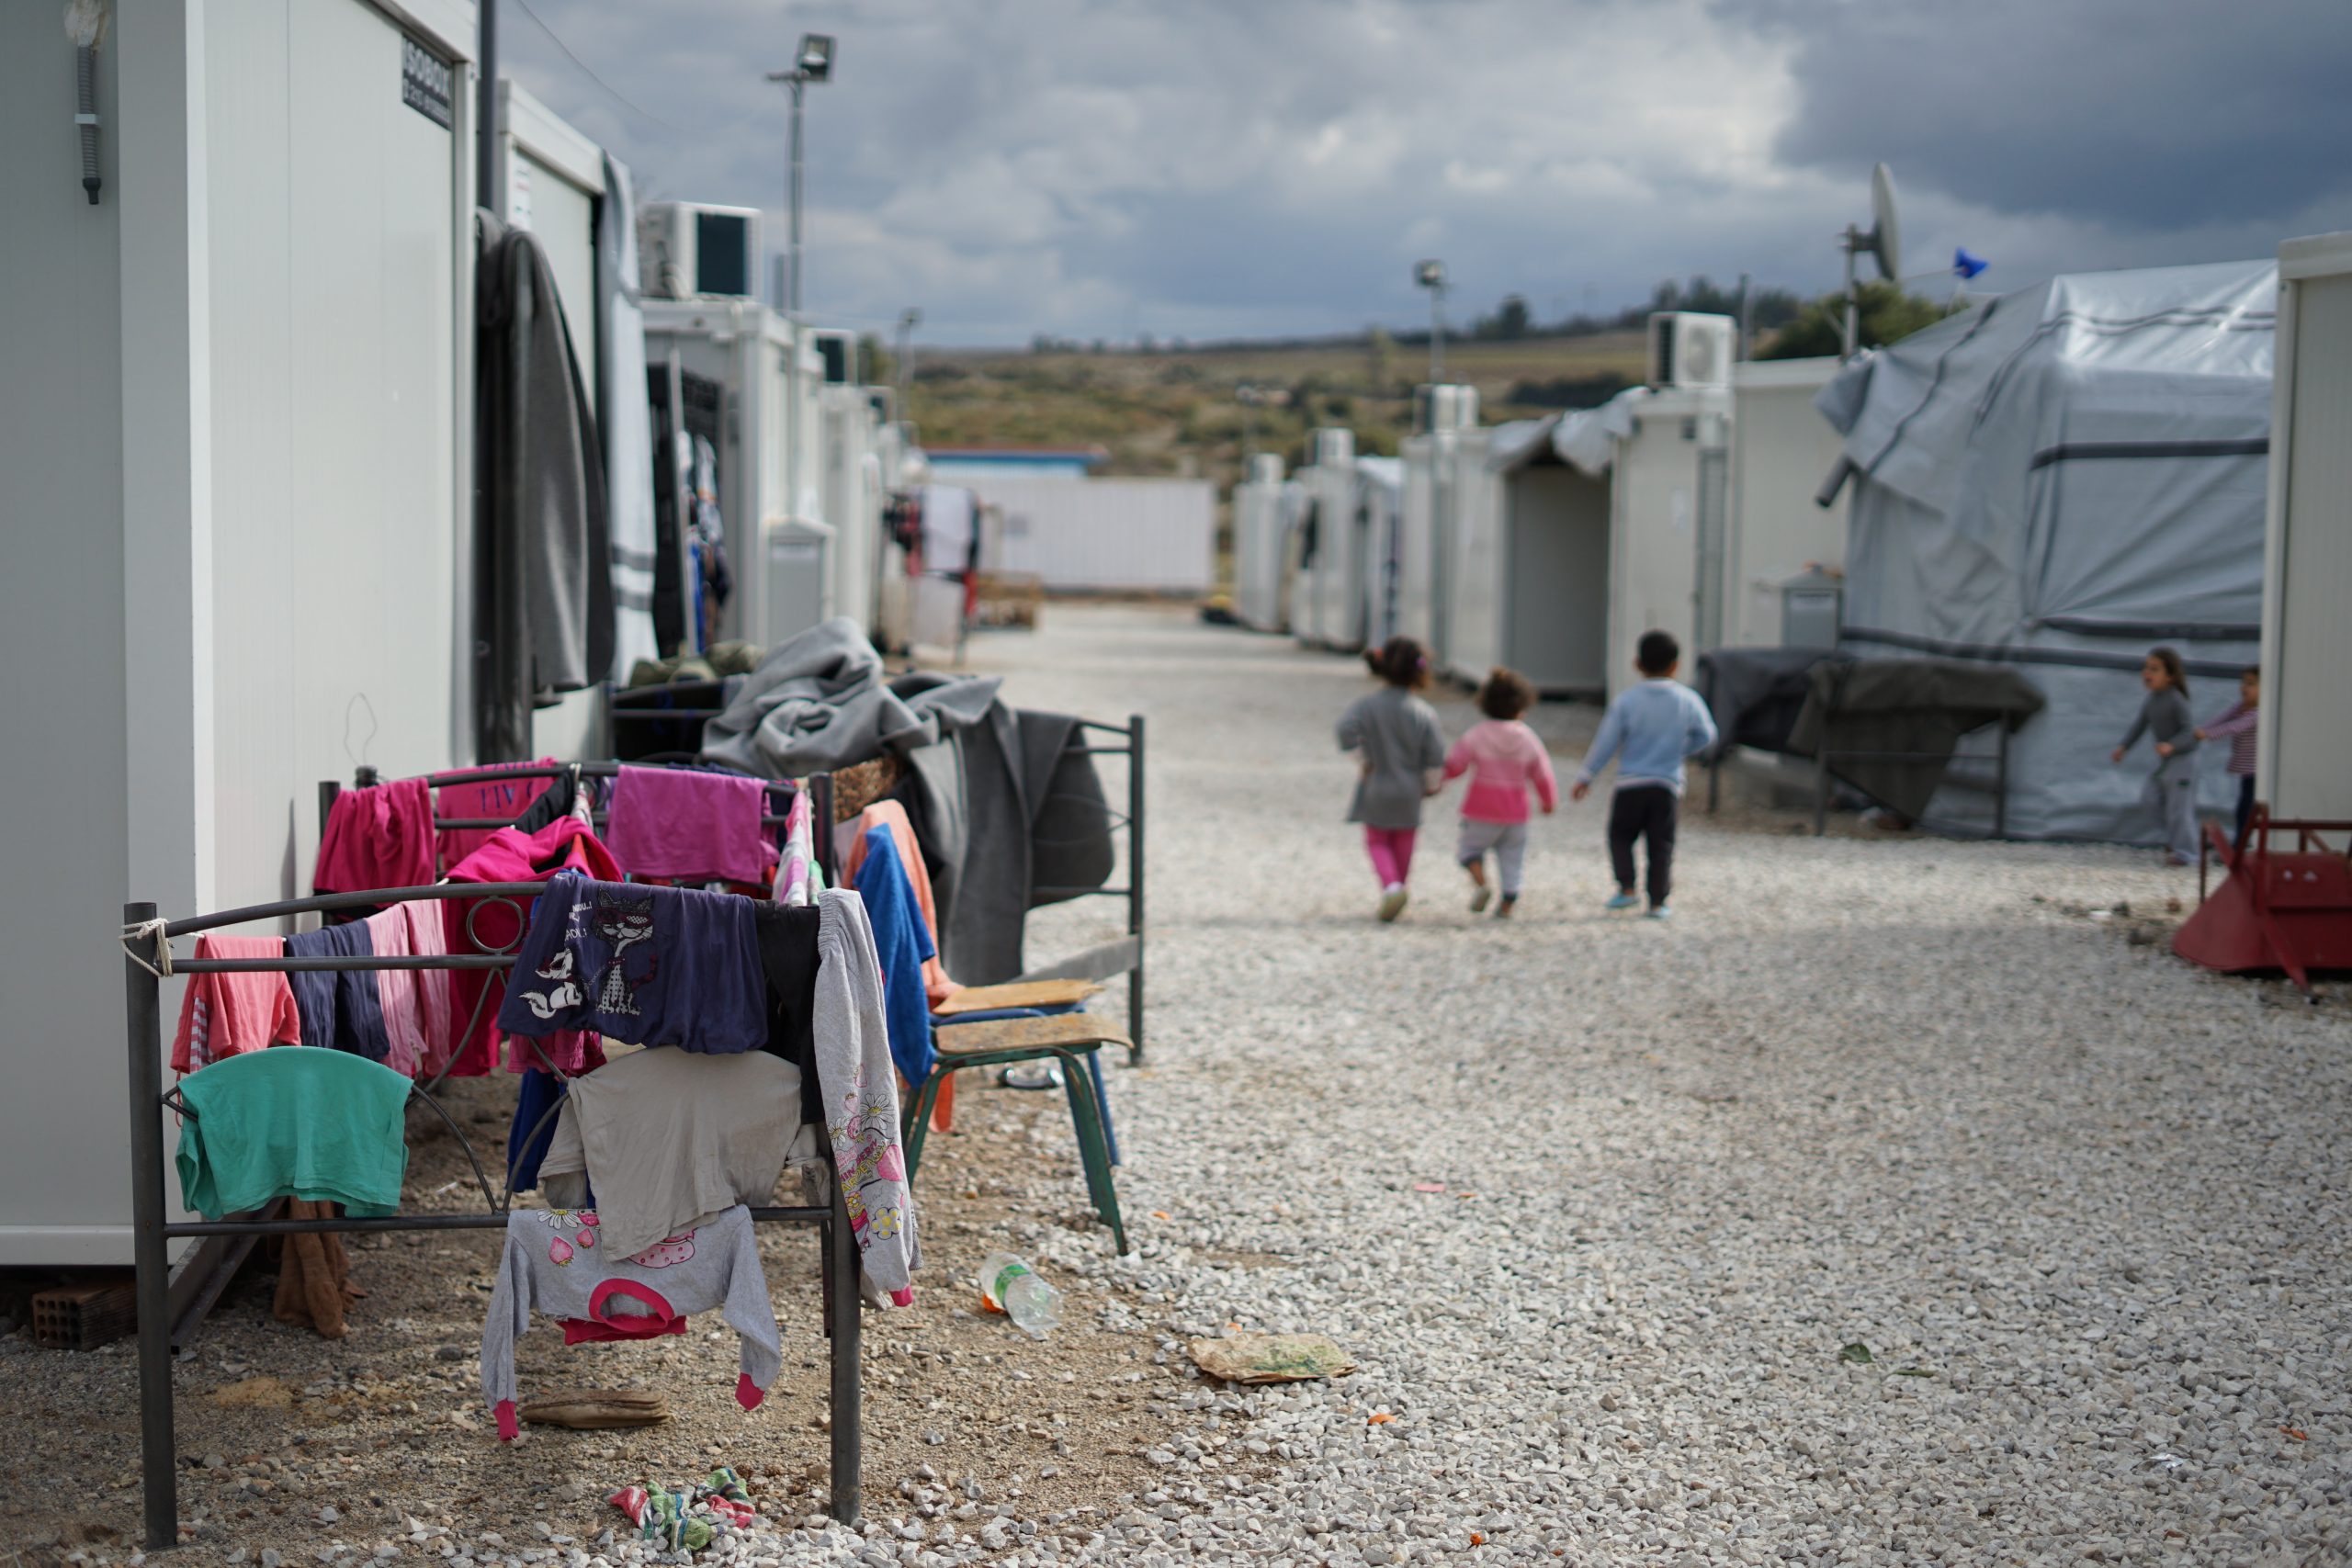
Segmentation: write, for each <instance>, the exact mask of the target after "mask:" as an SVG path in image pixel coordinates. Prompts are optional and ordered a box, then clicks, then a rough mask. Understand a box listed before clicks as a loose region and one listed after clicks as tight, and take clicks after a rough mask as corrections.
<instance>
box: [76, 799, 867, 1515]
mask: <svg viewBox="0 0 2352 1568" xmlns="http://www.w3.org/2000/svg"><path fill="white" fill-rule="evenodd" d="M568 765H569V764H567V766H568ZM580 765H581V766H583V767H587V766H594V764H580ZM560 771H562V770H561V768H560V767H548V768H541V769H538V770H537V772H539V773H557V772H560ZM468 773H475V774H481V775H483V776H490V775H504V776H515V770H503V769H477V770H468ZM436 776H448V777H450V779H451V782H457V778H458V777H460V776H463V775H455V776H452V775H436ZM808 788H809V795H810V804H811V806H812V807H814V808H817V809H818V810H819V811H820V813H821V817H830V815H831V806H832V781H831V777H830V776H827V775H824V774H819V775H817V776H815V777H813V778H811V779H810V780H809V781H808ZM331 790H332V786H322V793H321V807H322V811H323V809H324V807H326V805H328V804H329V803H330V802H331V801H332V799H333V795H332V793H331ZM821 817H820V819H821ZM444 825H455V824H444ZM480 825H481V826H488V827H503V826H505V825H506V824H504V823H487V824H480ZM817 838H818V840H819V841H818V843H817V845H816V849H817V852H818V858H819V863H820V866H822V867H823V868H824V869H825V871H826V873H827V874H828V876H830V875H831V869H832V867H831V842H830V835H822V834H820V835H818V836H817ZM545 890H546V889H545V886H544V885H543V884H540V883H536V882H517V883H441V884H436V885H435V886H430V887H395V888H378V889H374V890H371V891H365V892H356V893H329V894H321V895H316V896H313V897H309V898H288V899H281V900H279V901H277V902H275V903H269V904H254V905H249V906H247V907H245V908H236V909H224V910H220V911H218V912H216V913H213V914H209V915H197V916H193V917H190V918H189V919H181V920H172V921H169V922H167V923H164V922H158V920H157V919H156V910H155V906H154V905H153V904H151V903H133V904H125V905H124V906H123V908H122V919H123V932H124V957H123V991H124V1001H125V1008H124V1010H125V1013H126V1017H127V1023H128V1030H127V1036H128V1042H129V1046H130V1150H131V1156H130V1157H131V1231H132V1248H133V1253H134V1256H135V1260H136V1265H137V1286H136V1289H137V1297H138V1313H139V1439H140V1469H141V1484H142V1491H143V1517H144V1525H145V1534H146V1544H147V1550H149V1551H163V1550H165V1549H167V1548H170V1547H174V1546H176V1545H178V1544H179V1477H178V1456H177V1445H176V1442H175V1435H174V1417H175V1398H174V1391H173V1387H172V1348H171V1333H172V1325H171V1323H170V1321H169V1290H170V1258H169V1256H168V1253H167V1247H168V1244H169V1243H171V1242H172V1241H175V1240H177V1239H180V1238H183V1237H205V1236H252V1237H258V1236H265V1235H306V1234H322V1233H326V1232H384V1231H447V1230H497V1229H503V1228H504V1227H505V1225H506V1223H507V1217H508V1213H509V1212H510V1207H511V1204H512V1201H513V1194H512V1193H511V1192H506V1193H503V1194H494V1193H492V1191H491V1190H490V1182H489V1179H488V1178H487V1177H486V1176H485V1175H484V1174H483V1171H482V1164H481V1158H480V1156H478V1155H477V1154H476V1153H475V1151H474V1147H473V1143H472V1140H471V1139H470V1138H469V1137H468V1136H467V1135H466V1134H465V1131H464V1129H463V1128H461V1127H459V1126H458V1123H457V1122H455V1120H453V1119H452V1118H451V1117H450V1115H449V1113H448V1112H447V1111H446V1110H445V1109H443V1107H442V1106H441V1104H440V1102H439V1101H438V1100H435V1098H434V1096H433V1093H432V1090H431V1089H430V1087H428V1086H426V1085H423V1084H419V1085H417V1086H415V1087H414V1088H413V1089H411V1091H410V1093H411V1097H412V1098H413V1099H421V1100H424V1102H425V1104H427V1105H428V1106H430V1107H431V1108H432V1109H433V1111H435V1114H436V1115H438V1116H439V1117H440V1118H441V1120H442V1121H443V1122H445V1123H446V1124H447V1126H448V1127H449V1130H450V1132H451V1133H452V1134H455V1136H456V1137H457V1139H458V1146H459V1147H460V1148H462V1149H463V1150H464V1151H465V1153H466V1158H467V1160H468V1162H469V1164H471V1165H472V1167H473V1170H474V1176H475V1179H476V1181H477V1183H478V1184H479V1185H480V1187H481V1192H482V1198H483V1201H484V1209H483V1212H482V1213H457V1214H413V1213H399V1214H388V1215H383V1216H380V1217H371V1218H354V1217H351V1216H348V1215H345V1216H341V1217H338V1218H334V1219H326V1220H287V1219H269V1218H263V1217H259V1216H256V1215H251V1214H248V1215H243V1216H230V1217H227V1218H223V1219H219V1220H185V1221H168V1220H166V1219H165V1217H164V1162H165V1156H164V1122H163V1114H162V1113H163V1112H164V1111H166V1110H173V1111H180V1112H181V1113H182V1114H187V1113H188V1112H187V1109H186V1107H184V1106H182V1105H181V1104H180V1103H179V1102H178V1100H176V1098H175V1091H174V1092H173V1093H167V1092H166V1091H165V1090H164V1084H163V1077H164V1033H163V1002H162V988H163V972H164V971H166V970H168V971H169V972H170V973H173V974H175V975H201V974H237V973H245V974H253V973H270V972H277V973H286V974H290V973H296V972H317V971H334V972H345V971H356V970H386V969H410V970H431V969H447V970H457V969H491V970H503V969H510V968H512V967H513V965H514V963H515V948H516V947H518V946H519V945H520V943H521V941H522V935H523V931H524V930H525V929H526V926H527V923H528V922H527V921H526V919H523V918H522V916H523V901H525V900H527V899H532V898H536V897H538V896H539V895H540V894H541V893H542V892H544V891H545ZM444 898H465V899H476V900H481V902H482V903H498V904H502V905H503V906H505V907H506V908H509V909H510V910H512V911H513V912H514V913H515V917H516V919H515V938H514V941H513V942H510V943H509V944H508V945H507V946H506V947H505V948H504V949H503V950H500V951H496V952H484V953H447V954H435V955H422V954H401V955H390V956H384V957H375V956H372V955H367V954H349V955H323V954H322V955H304V956H295V955H282V956H279V957H277V958H180V957H177V956H175V955H172V953H171V950H170V945H169V944H170V941H171V939H172V938H174V937H180V936H189V935H193V934H196V933H198V932H200V931H213V930H216V929H218V928H220V927H222V926H232V925H241V924H244V923H246V922H248V921H253V920H274V919H286V918H288V917H291V916H296V915H304V914H319V915H326V914H334V913H344V912H348V911H352V910H357V909H365V908H381V907H384V906H388V905H392V904H401V903H413V902H418V901H422V900H424V899H444ZM479 908H480V905H477V906H476V908H475V910H474V911H472V912H469V928H468V929H469V934H471V924H470V921H471V913H478V912H479ZM134 944H145V950H144V951H142V950H141V946H139V945H134ZM478 944H479V942H478ZM166 959H168V962H165V960H166ZM469 1033H470V1028H469ZM466 1037H467V1036H465V1035H460V1036H459V1037H458V1038H460V1039H463V1038H466ZM802 1070H803V1071H807V1070H809V1067H808V1065H807V1064H803V1065H802ZM436 1081H437V1080H436ZM542 1125H544V1118H543V1119H542ZM537 1131H538V1129H537V1128H535V1129H534V1130H533V1135H534V1136H536V1135H537ZM829 1176H830V1173H829ZM827 1185H828V1186H829V1187H830V1188H831V1202H830V1203H829V1204H823V1205H815V1204H808V1205H795V1206H784V1207H761V1208H755V1209H753V1210H752V1211H751V1214H752V1219H753V1220H754V1221H759V1222H763V1223H777V1224H805V1225H814V1226H816V1227H817V1229H818V1232H819V1235H820V1258H821V1261H822V1276H821V1277H822V1282H823V1284H822V1288H823V1295H824V1320H825V1332H826V1335H827V1337H828V1338H830V1339H831V1342H832V1347H831V1401H830V1407H831V1417H832V1419H831V1426H832V1474H831V1510H832V1515H833V1517H834V1518H835V1519H837V1520H839V1521H840V1522H841V1523H842V1524H844V1525H848V1526H853V1527H854V1526H855V1525H856V1524H857V1522H858V1514H859V1506H858V1493H859V1487H860V1484H861V1481H862V1472H863V1459H864V1431H865V1426H864V1401H863V1397H862V1394H863V1391H862V1388H861V1385H860V1383H859V1381H858V1369H859V1354H860V1342H861V1332H862V1325H860V1322H859V1319H858V1312H859V1299H860V1293H861V1292H860V1288H859V1279H860V1275H861V1272H862V1266H861V1263H860V1260H859V1258H858V1248H857V1241H856V1237H855V1235H854V1232H853V1230H852V1227H851V1225H850V1223H849V1213H848V1210H847V1208H846V1206H845V1205H844V1202H843V1200H842V1190H841V1183H840V1182H839V1181H838V1180H837V1179H829V1180H828V1183H827Z"/></svg>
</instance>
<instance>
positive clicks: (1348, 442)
mask: <svg viewBox="0 0 2352 1568" xmlns="http://www.w3.org/2000/svg"><path fill="white" fill-rule="evenodd" d="M1313 451H1314V458H1315V464H1316V466H1317V468H1346V467H1347V466H1348V465H1349V464H1351V463H1352V462H1354V461H1355V460H1356V433H1355V432H1354V431H1352V430H1331V429H1324V430H1318V431H1317V432H1316V433H1315V443H1314V448H1313Z"/></svg>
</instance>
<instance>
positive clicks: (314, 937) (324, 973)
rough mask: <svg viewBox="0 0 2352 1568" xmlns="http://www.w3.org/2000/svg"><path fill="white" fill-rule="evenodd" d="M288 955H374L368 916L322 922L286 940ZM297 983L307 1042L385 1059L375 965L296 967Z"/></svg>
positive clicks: (293, 979)
mask: <svg viewBox="0 0 2352 1568" xmlns="http://www.w3.org/2000/svg"><path fill="white" fill-rule="evenodd" d="M286 955H287V956H288V958H323V957H332V956H351V955H357V956H361V957H368V958H373V957H374V956H375V955H376V938H375V936H374V935H373V934H372V933H371V932H369V931H368V922H367V921H365V920H353V921H352V922H351V923H350V924H348V925H341V926H322V927H320V928H319V929H318V930H317V931H300V932H297V933H296V934H294V935H293V936H289V937H288V938H287V939H286ZM286 978H287V982H288V984H289V985H291V986H292V987H294V1010H295V1011H296V1012H298V1013H300V1015H301V1018H302V1043H303V1044H305V1045H326V1046H332V1047H333V1048H334V1049H335V1050H338V1051H348V1052H350V1053H352V1054H353V1055H358V1056H365V1057H367V1058H368V1060H369V1061H371V1062H380V1061H382V1060H383V1059H384V1058H385V1057H386V1056H388V1055H391V1041H390V1039H389V1038H388V1037H387V1036H386V1035H385V1033H384V1004H383V1001H382V999H381V998H380V997H379V995H378V993H377V990H376V971H374V970H373V969H345V970H342V971H340V972H338V971H335V970H331V969H307V970H305V969H296V970H292V971H290V972H288V975H287V976H286Z"/></svg>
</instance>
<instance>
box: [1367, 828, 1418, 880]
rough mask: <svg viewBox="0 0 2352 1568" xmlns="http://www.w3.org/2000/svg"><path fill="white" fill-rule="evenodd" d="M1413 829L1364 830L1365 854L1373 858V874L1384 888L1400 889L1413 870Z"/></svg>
mask: <svg viewBox="0 0 2352 1568" xmlns="http://www.w3.org/2000/svg"><path fill="white" fill-rule="evenodd" d="M1418 830H1419V829H1412V828H1372V827H1367V828H1365V829H1364V830H1363V852H1364V853H1366V854H1368V855H1370V856H1371V857H1372V870H1373V874H1374V875H1375V876H1377V877H1379V878H1380V886H1383V887H1398V886H1403V885H1404V881H1405V877H1406V874H1408V873H1409V872H1410V871H1411V870H1412V869H1413V835H1414V834H1415V833H1416V832H1417V831H1418Z"/></svg>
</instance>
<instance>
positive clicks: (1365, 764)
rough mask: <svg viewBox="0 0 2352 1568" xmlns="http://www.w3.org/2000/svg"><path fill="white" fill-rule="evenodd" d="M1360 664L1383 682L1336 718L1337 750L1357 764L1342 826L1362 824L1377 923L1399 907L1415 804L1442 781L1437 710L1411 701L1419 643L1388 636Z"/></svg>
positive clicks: (1422, 663) (1420, 659)
mask: <svg viewBox="0 0 2352 1568" xmlns="http://www.w3.org/2000/svg"><path fill="white" fill-rule="evenodd" d="M1364 662H1366V663H1367V664H1370V665H1371V666H1372V672H1373V673H1374V674H1375V675H1377V676H1379V677H1380V679H1381V681H1382V682H1384V683H1383V685H1382V686H1381V689H1380V690H1379V691H1377V692H1374V693H1373V694H1371V695H1370V696H1365V697H1359V698H1357V699H1356V700H1355V701H1354V702H1353V703H1351V704H1350V705H1348V711H1347V712H1346V713H1344V714H1341V715H1340V750H1342V751H1353V752H1355V753H1356V754H1357V757H1358V759H1359V761H1360V764H1361V766H1360V771H1359V773H1358V775H1357V778H1356V793H1355V798H1354V799H1353V800H1352V801H1351V802H1350V803H1349V806H1348V820H1349V821H1351V822H1361V823H1363V843H1364V852H1365V853H1366V854H1368V855H1369V856H1371V858H1372V869H1373V874H1374V875H1375V876H1377V877H1379V878H1380V888H1381V897H1380V918H1381V919H1384V920H1393V919H1396V918H1397V916H1398V915H1400V914H1402V913H1403V912H1404V909H1405V879H1406V877H1407V876H1408V875H1409V874H1411V872H1412V868H1413V836H1414V834H1415V833H1416V832H1417V831H1418V830H1419V828H1420V826H1421V802H1422V801H1424V800H1426V799H1428V798H1429V797H1430V795H1435V794H1436V793H1437V792H1438V788H1439V786H1440V784H1442V782H1443V779H1444V768H1445V735H1444V732H1443V731H1442V730H1440V729H1439V728H1438V723H1437V711H1436V710H1435V709H1433V708H1431V707H1430V705H1429V704H1427V703H1425V702H1423V701H1422V700H1421V699H1420V698H1419V696H1417V695H1415V694H1416V693H1418V692H1419V690H1420V689H1421V688H1422V687H1424V686H1426V685H1428V684H1429V683H1430V656H1429V654H1428V653H1427V652H1426V651H1424V650H1423V649H1422V648H1421V645H1420V644H1419V643H1418V642H1415V641H1414V640H1413V639H1412V638H1411V637H1390V638H1389V639H1388V641H1387V642H1386V643H1385V645H1383V646H1382V647H1381V648H1379V649H1374V651H1372V652H1369V653H1366V654H1365V655H1364Z"/></svg>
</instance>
